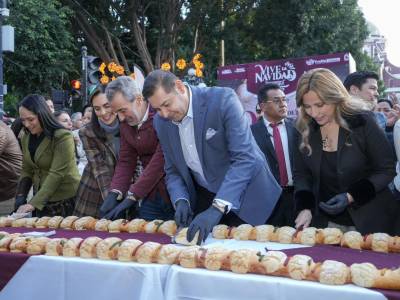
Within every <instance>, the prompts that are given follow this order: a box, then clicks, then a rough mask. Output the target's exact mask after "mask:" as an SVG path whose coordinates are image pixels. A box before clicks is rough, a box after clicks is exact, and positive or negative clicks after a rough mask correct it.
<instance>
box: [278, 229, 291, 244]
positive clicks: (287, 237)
mask: <svg viewBox="0 0 400 300" xmlns="http://www.w3.org/2000/svg"><path fill="white" fill-rule="evenodd" d="M295 233H296V229H294V228H293V227H290V226H283V227H280V228H278V229H277V230H276V233H275V234H276V239H277V240H276V241H277V242H278V243H282V244H291V243H293V238H294V235H295Z"/></svg>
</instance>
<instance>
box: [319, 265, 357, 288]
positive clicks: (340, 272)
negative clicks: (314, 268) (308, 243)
mask: <svg viewBox="0 0 400 300" xmlns="http://www.w3.org/2000/svg"><path fill="white" fill-rule="evenodd" d="M319 282H320V283H323V284H330V285H341V284H346V283H349V282H350V269H349V267H348V266H347V265H345V264H344V263H342V262H338V261H334V260H325V261H324V262H323V263H322V265H321V268H320V270H319Z"/></svg>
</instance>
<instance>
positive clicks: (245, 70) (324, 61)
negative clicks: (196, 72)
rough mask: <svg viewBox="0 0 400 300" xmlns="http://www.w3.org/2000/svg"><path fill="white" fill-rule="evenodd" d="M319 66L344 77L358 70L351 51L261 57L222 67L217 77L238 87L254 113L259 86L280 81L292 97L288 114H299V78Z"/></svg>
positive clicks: (222, 84) (250, 110)
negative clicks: (297, 95) (293, 56)
mask: <svg viewBox="0 0 400 300" xmlns="http://www.w3.org/2000/svg"><path fill="white" fill-rule="evenodd" d="M315 68H327V69H330V70H331V71H333V72H334V73H335V74H336V75H337V76H338V77H339V78H340V79H341V80H342V81H343V80H344V79H345V78H346V76H347V75H348V74H350V73H351V72H354V71H355V62H354V59H353V58H352V57H351V54H350V53H348V52H346V53H335V54H327V55H316V56H308V57H302V58H288V59H280V60H269V61H260V62H255V63H249V64H238V65H230V66H224V67H219V68H218V71H217V72H218V73H217V79H218V85H219V86H227V87H231V88H233V89H234V90H235V91H236V93H237V94H238V96H239V98H240V101H241V102H242V104H243V107H244V109H245V111H247V112H250V113H255V108H256V104H257V92H258V90H259V89H260V88H261V87H262V86H263V85H265V84H267V83H276V84H278V85H279V86H280V87H281V88H282V90H283V91H284V92H285V94H286V97H287V99H288V110H289V112H288V116H289V117H291V118H295V117H296V115H297V109H296V100H295V97H296V95H295V94H296V87H297V81H298V80H299V78H300V77H301V75H302V74H304V73H305V72H307V71H308V70H311V69H315Z"/></svg>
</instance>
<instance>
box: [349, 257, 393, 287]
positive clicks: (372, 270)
mask: <svg viewBox="0 0 400 300" xmlns="http://www.w3.org/2000/svg"><path fill="white" fill-rule="evenodd" d="M350 272H351V280H352V282H353V283H354V284H356V285H358V286H362V287H366V288H378V289H393V290H399V289H400V268H398V269H395V270H389V269H382V270H378V269H377V268H376V267H375V266H374V265H373V264H371V263H361V264H352V265H351V266H350Z"/></svg>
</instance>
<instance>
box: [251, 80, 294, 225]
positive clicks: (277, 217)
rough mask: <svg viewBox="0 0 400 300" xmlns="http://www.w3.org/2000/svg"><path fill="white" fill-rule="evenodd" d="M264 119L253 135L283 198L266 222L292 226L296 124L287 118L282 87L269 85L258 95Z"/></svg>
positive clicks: (257, 124) (261, 119) (256, 125)
mask: <svg viewBox="0 0 400 300" xmlns="http://www.w3.org/2000/svg"><path fill="white" fill-rule="evenodd" d="M258 104H259V106H260V108H261V111H262V114H263V115H262V117H261V118H260V119H259V120H258V122H257V123H255V124H254V125H252V126H251V130H252V132H253V136H254V138H255V140H256V142H257V144H258V146H259V147H260V149H261V151H262V152H263V153H264V155H265V158H266V160H267V163H268V165H269V168H270V169H271V172H272V174H273V175H274V177H275V179H276V181H277V182H278V183H280V185H281V187H282V194H281V197H280V199H279V201H278V203H277V205H276V206H275V209H274V211H273V213H272V215H271V216H270V218H269V219H268V220H267V223H268V224H271V225H275V226H285V225H286V226H291V225H293V222H294V213H293V211H294V205H293V179H292V163H293V151H292V149H293V135H294V131H295V128H294V127H293V126H294V124H293V121H292V120H290V119H287V118H286V117H287V113H288V108H287V102H286V97H285V94H284V92H283V91H282V90H281V89H280V87H279V85H277V84H274V83H268V84H266V85H265V86H264V87H262V88H261V89H260V91H259V92H258Z"/></svg>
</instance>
